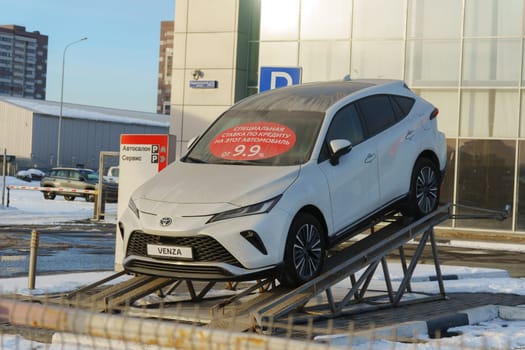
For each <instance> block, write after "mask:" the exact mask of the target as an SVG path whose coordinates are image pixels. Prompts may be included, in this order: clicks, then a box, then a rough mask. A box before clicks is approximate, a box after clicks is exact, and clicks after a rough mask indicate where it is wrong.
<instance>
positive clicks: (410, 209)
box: [404, 158, 441, 218]
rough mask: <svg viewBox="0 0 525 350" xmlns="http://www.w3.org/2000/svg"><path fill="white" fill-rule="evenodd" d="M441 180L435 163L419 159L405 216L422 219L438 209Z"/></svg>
mask: <svg viewBox="0 0 525 350" xmlns="http://www.w3.org/2000/svg"><path fill="white" fill-rule="evenodd" d="M440 187H441V179H440V175H439V169H438V167H437V165H436V163H435V162H433V161H431V160H430V159H428V158H419V159H418V160H417V161H416V164H415V165H414V169H413V170H412V178H411V180H410V193H409V196H408V205H407V209H406V210H405V211H406V212H405V213H404V214H406V215H408V216H411V217H414V218H420V217H422V216H425V215H427V214H429V213H431V212H433V211H434V210H436V208H437V207H438V204H439V192H440Z"/></svg>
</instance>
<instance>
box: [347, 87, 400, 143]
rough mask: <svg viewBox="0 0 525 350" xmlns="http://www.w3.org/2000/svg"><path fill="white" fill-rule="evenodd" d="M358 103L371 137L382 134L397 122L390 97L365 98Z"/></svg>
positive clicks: (375, 96)
mask: <svg viewBox="0 0 525 350" xmlns="http://www.w3.org/2000/svg"><path fill="white" fill-rule="evenodd" d="M357 103H358V105H359V109H360V112H361V113H362V114H363V117H364V120H365V123H366V125H367V128H368V133H369V136H373V135H376V134H378V133H380V132H381V131H383V130H385V129H386V128H388V127H390V126H391V125H393V124H394V123H396V121H397V118H396V116H395V115H394V110H393V109H392V105H391V103H390V99H389V98H388V95H374V96H369V97H365V98H363V99H362V100H359V101H358V102H357Z"/></svg>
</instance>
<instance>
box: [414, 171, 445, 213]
mask: <svg viewBox="0 0 525 350" xmlns="http://www.w3.org/2000/svg"><path fill="white" fill-rule="evenodd" d="M438 198H439V182H438V177H437V174H436V172H435V171H434V170H433V169H432V168H431V167H429V166H425V167H422V168H421V170H420V171H419V173H418V175H417V180H416V200H417V205H418V207H419V210H420V211H421V212H422V213H424V214H428V213H430V212H431V211H432V210H434V208H435V207H436V204H437V201H438Z"/></svg>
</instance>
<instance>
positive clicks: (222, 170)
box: [132, 161, 301, 207]
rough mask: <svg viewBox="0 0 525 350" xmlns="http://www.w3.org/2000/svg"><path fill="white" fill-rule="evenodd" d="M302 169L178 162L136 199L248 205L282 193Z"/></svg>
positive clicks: (162, 173)
mask: <svg viewBox="0 0 525 350" xmlns="http://www.w3.org/2000/svg"><path fill="white" fill-rule="evenodd" d="M300 169H301V167H300V166H299V165H294V166H282V167H279V166H246V165H223V164H198V163H184V162H180V161H178V162H176V163H174V164H172V165H170V166H169V167H167V168H166V169H164V170H163V171H162V172H160V173H159V174H157V175H156V176H154V177H153V178H152V179H150V180H149V181H147V182H146V183H145V184H144V185H142V186H141V187H139V188H138V189H137V190H136V191H135V193H134V194H133V196H132V197H133V198H135V199H145V200H148V201H155V202H165V203H172V204H219V203H230V204H232V205H235V206H239V207H242V206H246V205H250V204H254V203H258V202H261V201H264V200H266V199H270V198H272V197H275V196H277V195H279V194H282V193H283V192H284V191H285V190H286V189H287V188H288V187H289V186H290V185H291V184H292V183H293V182H294V181H295V179H296V178H297V176H298V175H299V171H300Z"/></svg>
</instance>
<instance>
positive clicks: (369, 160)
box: [365, 153, 376, 164]
mask: <svg viewBox="0 0 525 350" xmlns="http://www.w3.org/2000/svg"><path fill="white" fill-rule="evenodd" d="M375 159H376V154H375V153H368V154H367V155H366V158H365V163H367V164H368V163H372V162H373V161H374V160H375Z"/></svg>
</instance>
